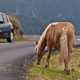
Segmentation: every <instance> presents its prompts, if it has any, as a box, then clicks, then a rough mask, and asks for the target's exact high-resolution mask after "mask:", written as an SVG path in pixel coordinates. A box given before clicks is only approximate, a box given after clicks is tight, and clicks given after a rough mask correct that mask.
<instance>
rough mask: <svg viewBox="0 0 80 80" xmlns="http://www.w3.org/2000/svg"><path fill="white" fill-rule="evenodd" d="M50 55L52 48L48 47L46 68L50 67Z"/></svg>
mask: <svg viewBox="0 0 80 80" xmlns="http://www.w3.org/2000/svg"><path fill="white" fill-rule="evenodd" d="M50 57H51V48H49V49H48V56H47V59H46V65H45V67H46V68H47V67H49V60H50Z"/></svg>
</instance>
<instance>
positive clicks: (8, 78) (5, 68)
mask: <svg viewBox="0 0 80 80" xmlns="http://www.w3.org/2000/svg"><path fill="white" fill-rule="evenodd" d="M34 55H35V51H34V45H33V43H32V42H18V43H16V42H13V43H0V80H24V78H25V73H28V70H29V68H30V66H31V64H32V58H33V56H34Z"/></svg>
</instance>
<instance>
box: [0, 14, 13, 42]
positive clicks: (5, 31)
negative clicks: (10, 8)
mask: <svg viewBox="0 0 80 80" xmlns="http://www.w3.org/2000/svg"><path fill="white" fill-rule="evenodd" d="M0 38H4V39H7V41H8V42H12V40H13V25H12V23H11V22H10V20H9V17H8V15H6V14H5V13H0Z"/></svg>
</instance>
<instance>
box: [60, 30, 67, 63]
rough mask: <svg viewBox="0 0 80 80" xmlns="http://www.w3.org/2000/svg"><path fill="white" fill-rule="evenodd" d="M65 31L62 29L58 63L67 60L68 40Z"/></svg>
mask: <svg viewBox="0 0 80 80" xmlns="http://www.w3.org/2000/svg"><path fill="white" fill-rule="evenodd" d="M67 37H68V36H67V31H65V30H64V29H63V31H62V35H61V37H60V63H62V62H63V61H64V60H68V39H67Z"/></svg>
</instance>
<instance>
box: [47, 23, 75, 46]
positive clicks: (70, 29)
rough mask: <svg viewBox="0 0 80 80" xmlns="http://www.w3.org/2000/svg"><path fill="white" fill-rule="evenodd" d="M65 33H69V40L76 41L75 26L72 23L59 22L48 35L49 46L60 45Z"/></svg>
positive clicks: (53, 25) (52, 26) (49, 30)
mask: <svg viewBox="0 0 80 80" xmlns="http://www.w3.org/2000/svg"><path fill="white" fill-rule="evenodd" d="M63 31H65V32H66V33H67V36H68V40H69V41H73V42H74V39H75V29H74V24H72V23H71V22H59V23H57V24H52V25H51V27H50V28H49V29H48V31H47V33H46V37H47V38H46V39H47V44H48V45H54V46H56V45H58V46H59V41H60V36H61V35H62V33H63Z"/></svg>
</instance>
